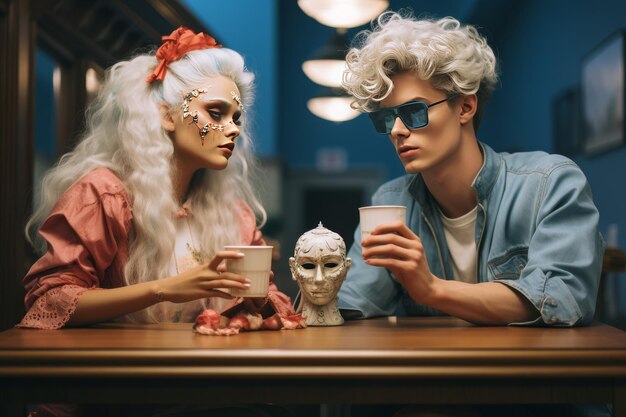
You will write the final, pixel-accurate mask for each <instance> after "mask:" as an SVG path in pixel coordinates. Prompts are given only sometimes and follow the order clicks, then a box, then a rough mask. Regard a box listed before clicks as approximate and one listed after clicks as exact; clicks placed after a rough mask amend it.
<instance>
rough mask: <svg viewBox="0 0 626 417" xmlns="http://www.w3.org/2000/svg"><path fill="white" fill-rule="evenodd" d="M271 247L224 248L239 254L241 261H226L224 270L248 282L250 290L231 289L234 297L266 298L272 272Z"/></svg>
mask: <svg viewBox="0 0 626 417" xmlns="http://www.w3.org/2000/svg"><path fill="white" fill-rule="evenodd" d="M272 249H273V247H272V246H224V250H228V251H234V252H241V253H243V254H244V257H243V258H241V259H226V269H227V270H228V271H229V272H234V273H236V274H239V275H243V276H244V277H246V278H248V279H249V280H250V288H248V289H245V290H244V289H239V288H231V289H230V293H231V294H232V295H234V296H235V297H266V296H267V292H268V289H269V285H270V271H271V270H272Z"/></svg>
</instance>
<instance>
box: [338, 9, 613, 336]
mask: <svg viewBox="0 0 626 417" xmlns="http://www.w3.org/2000/svg"><path fill="white" fill-rule="evenodd" d="M359 41H360V45H358V46H357V47H355V48H352V49H351V50H350V51H349V53H348V55H347V63H348V70H347V72H346V76H345V78H344V87H345V88H346V89H347V91H348V92H349V93H350V94H352V95H353V96H354V98H355V102H354V105H355V107H357V108H360V109H361V110H363V111H366V112H368V113H369V116H370V118H371V120H372V122H373V125H374V128H375V129H376V130H377V131H378V132H379V133H382V134H387V135H388V136H389V139H390V140H391V144H392V145H393V146H394V147H395V149H396V151H397V153H398V156H399V158H400V161H401V162H402V164H403V165H404V167H405V170H406V172H407V174H408V175H406V176H404V177H401V178H398V179H395V180H393V181H390V182H388V183H386V184H384V185H382V186H381V187H380V188H379V189H378V191H377V192H376V193H375V194H374V196H373V198H372V204H373V205H404V206H406V207H407V219H406V225H404V224H402V223H392V224H386V225H383V226H379V227H378V228H376V229H374V231H373V232H372V235H371V236H370V237H368V238H366V239H364V240H363V241H362V242H360V231H359V230H358V229H357V231H356V234H355V244H354V245H353V246H352V248H351V249H350V251H349V253H348V256H349V257H350V258H352V260H353V265H352V268H351V269H350V271H349V273H348V276H347V279H346V281H345V283H344V284H343V286H342V288H341V290H340V293H339V298H340V303H339V306H340V308H341V309H342V314H343V315H344V317H346V318H366V317H374V316H386V315H399V316H402V315H430V314H442V313H443V314H448V315H452V316H455V317H459V318H462V319H464V320H467V321H470V322H473V323H477V324H490V325H507V324H519V325H549V326H575V325H581V324H587V323H589V322H591V320H592V319H593V315H594V310H595V303H596V295H597V291H598V284H599V279H600V271H601V260H602V241H601V237H600V235H599V233H598V211H597V209H596V207H595V205H594V203H593V201H592V196H591V191H590V189H589V185H588V183H587V181H586V178H585V176H584V174H583V173H582V172H581V171H580V169H579V168H578V167H577V166H576V165H575V164H574V163H573V162H572V161H570V160H569V159H567V158H565V157H562V156H558V155H548V154H546V153H543V152H531V153H517V154H506V153H501V154H499V153H496V152H494V151H493V150H492V149H491V148H490V147H489V146H487V145H485V144H483V143H481V142H479V141H478V140H477V137H476V132H477V131H478V127H479V123H480V119H481V115H482V110H483V107H484V102H485V100H486V99H487V98H488V97H489V95H490V94H491V92H492V91H493V88H494V86H495V83H496V82H497V73H496V59H495V56H494V54H493V51H492V50H491V48H490V47H489V46H488V44H487V42H486V40H485V39H484V38H483V37H482V36H481V35H480V34H479V33H478V32H477V31H476V29H475V28H473V27H471V26H462V25H460V23H459V22H458V21H457V20H455V19H453V18H445V19H441V20H438V21H433V20H415V19H414V18H412V17H406V18H405V17H402V16H400V15H398V14H395V13H387V14H384V15H382V16H381V17H380V18H379V20H378V26H377V27H376V28H375V29H374V30H373V31H372V32H367V33H365V34H363V35H362V36H361V37H360V39H359V40H357V44H358V42H359ZM511 111H529V109H518V108H516V107H515V103H514V102H512V103H511Z"/></svg>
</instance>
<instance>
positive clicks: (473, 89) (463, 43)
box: [343, 12, 498, 131]
mask: <svg viewBox="0 0 626 417" xmlns="http://www.w3.org/2000/svg"><path fill="white" fill-rule="evenodd" d="M403 14H404V15H401V14H398V13H395V12H386V13H383V14H382V15H380V16H379V17H378V19H377V22H376V23H374V24H373V25H372V30H371V31H362V32H360V33H359V34H357V36H356V37H355V39H354V41H353V44H352V45H353V47H352V48H351V49H350V50H349V51H348V54H347V56H346V61H347V67H348V68H347V70H346V72H345V73H344V76H343V86H344V88H345V89H346V90H347V91H348V93H350V94H351V95H352V96H353V97H354V98H355V101H354V102H353V103H352V107H353V108H355V109H358V110H361V111H366V112H371V111H375V110H377V109H378V108H379V103H380V101H382V100H384V99H385V98H386V97H387V96H388V95H389V94H390V93H391V90H392V89H393V82H392V81H391V78H390V77H391V76H393V75H395V74H398V73H401V72H405V71H411V72H414V73H415V74H417V75H418V76H419V77H420V79H422V80H428V81H430V82H431V84H432V85H433V87H435V88H437V89H439V90H441V91H443V92H444V93H445V94H446V95H447V96H448V97H450V96H453V95H457V94H460V95H471V94H476V95H477V97H478V111H477V112H476V116H475V117H474V129H475V130H476V131H477V130H478V125H479V123H480V118H481V116H482V110H483V105H484V102H485V101H486V100H487V99H488V98H489V96H490V95H491V93H492V92H493V90H494V88H495V85H496V82H497V81H498V74H497V68H496V58H495V55H494V53H493V51H492V50H491V48H490V47H489V45H488V44H487V41H486V39H485V38H484V37H482V36H481V35H480V34H479V33H478V31H477V30H476V28H475V27H473V26H470V25H461V24H460V23H459V21H458V20H456V19H454V18H452V17H445V18H443V19H439V20H431V19H415V18H414V17H413V16H412V15H411V14H410V13H403Z"/></svg>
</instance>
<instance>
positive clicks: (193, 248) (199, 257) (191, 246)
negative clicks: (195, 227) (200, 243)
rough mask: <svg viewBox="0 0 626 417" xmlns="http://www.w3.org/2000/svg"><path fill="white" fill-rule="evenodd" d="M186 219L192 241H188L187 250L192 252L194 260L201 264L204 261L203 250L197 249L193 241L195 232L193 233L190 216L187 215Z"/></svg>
mask: <svg viewBox="0 0 626 417" xmlns="http://www.w3.org/2000/svg"><path fill="white" fill-rule="evenodd" d="M185 220H186V221H187V228H188V229H189V239H190V240H191V243H189V242H187V250H188V251H189V253H190V254H191V257H192V258H193V260H194V261H196V262H197V263H198V265H200V264H202V263H204V256H203V255H202V252H200V251H199V250H197V249H196V244H195V242H194V241H193V233H191V225H190V224H189V217H185Z"/></svg>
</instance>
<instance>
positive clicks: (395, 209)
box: [359, 206, 406, 240]
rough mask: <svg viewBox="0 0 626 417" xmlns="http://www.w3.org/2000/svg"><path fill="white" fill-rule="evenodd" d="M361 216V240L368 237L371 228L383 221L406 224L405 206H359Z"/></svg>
mask: <svg viewBox="0 0 626 417" xmlns="http://www.w3.org/2000/svg"><path fill="white" fill-rule="evenodd" d="M359 215H360V218H361V240H363V239H365V238H366V237H368V236H369V235H370V234H371V233H372V230H374V229H375V228H376V227H377V226H379V225H381V224H385V223H393V222H398V221H401V222H402V223H405V224H406V207H405V206H368V207H359Z"/></svg>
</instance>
